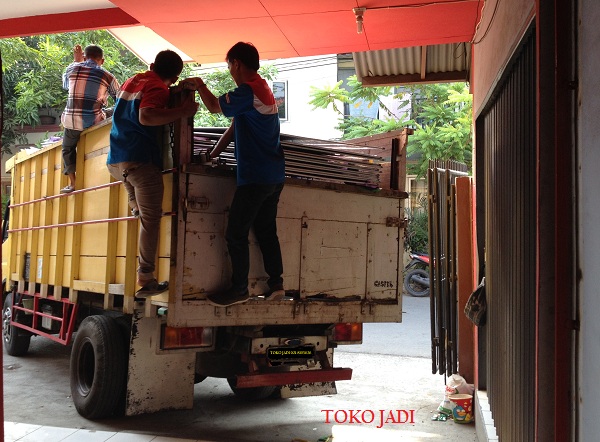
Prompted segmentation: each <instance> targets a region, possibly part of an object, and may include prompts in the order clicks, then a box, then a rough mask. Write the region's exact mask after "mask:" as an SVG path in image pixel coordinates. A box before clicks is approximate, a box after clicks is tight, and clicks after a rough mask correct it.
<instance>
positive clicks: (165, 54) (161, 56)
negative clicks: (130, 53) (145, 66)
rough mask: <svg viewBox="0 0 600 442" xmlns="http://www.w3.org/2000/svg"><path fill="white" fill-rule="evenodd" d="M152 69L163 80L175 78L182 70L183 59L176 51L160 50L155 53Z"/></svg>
mask: <svg viewBox="0 0 600 442" xmlns="http://www.w3.org/2000/svg"><path fill="white" fill-rule="evenodd" d="M152 70H153V71H154V72H156V73H157V74H158V76H159V77H160V78H162V79H163V80H166V79H169V78H175V77H178V76H179V74H181V71H182V70H183V60H182V59H181V57H180V56H179V54H177V52H175V51H171V50H170V49H167V50H164V51H160V52H159V53H158V54H156V58H155V59H154V67H153V68H152Z"/></svg>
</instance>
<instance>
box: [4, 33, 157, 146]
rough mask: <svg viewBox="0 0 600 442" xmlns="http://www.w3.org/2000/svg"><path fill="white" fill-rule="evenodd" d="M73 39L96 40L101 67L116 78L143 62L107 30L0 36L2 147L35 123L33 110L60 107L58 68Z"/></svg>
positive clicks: (124, 76) (67, 56)
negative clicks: (0, 60) (101, 54)
mask: <svg viewBox="0 0 600 442" xmlns="http://www.w3.org/2000/svg"><path fill="white" fill-rule="evenodd" d="M76 44H80V45H81V46H82V47H85V46H87V45H89V44H97V45H99V46H100V47H101V48H102V49H103V51H104V59H105V62H104V68H105V69H107V70H108V71H110V72H112V73H113V74H114V75H115V77H117V79H118V80H119V81H120V82H121V83H122V82H123V81H125V80H126V79H127V78H129V77H130V76H132V75H133V74H135V73H136V72H140V71H144V70H146V69H147V66H146V65H145V64H144V63H143V62H142V61H140V60H139V59H138V58H137V57H136V56H135V55H134V54H133V53H131V52H130V51H129V50H128V49H127V48H126V47H125V46H123V45H122V44H121V43H120V42H119V41H118V40H116V39H115V38H114V37H113V36H112V35H111V34H109V33H108V32H107V31H101V30H99V31H86V32H72V33H66V34H53V35H37V36H33V37H21V38H7V39H2V40H0V54H1V56H2V89H3V93H4V97H5V108H4V109H3V111H4V127H3V131H2V149H3V152H4V151H6V150H7V149H8V146H9V145H10V144H12V143H14V142H20V141H22V135H20V132H19V130H18V129H19V128H22V127H23V126H37V125H39V124H40V120H39V114H38V110H39V109H48V110H49V109H51V108H53V109H56V110H58V112H62V109H63V108H64V106H65V104H66V99H67V91H66V90H64V89H63V88H62V74H63V72H64V69H65V68H66V67H67V66H68V65H69V64H70V63H72V62H73V48H74V46H75V45H76ZM8 153H10V151H8Z"/></svg>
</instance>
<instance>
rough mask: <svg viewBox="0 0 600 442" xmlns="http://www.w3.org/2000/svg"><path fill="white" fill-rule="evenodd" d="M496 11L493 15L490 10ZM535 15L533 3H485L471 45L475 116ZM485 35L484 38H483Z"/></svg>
mask: <svg viewBox="0 0 600 442" xmlns="http://www.w3.org/2000/svg"><path fill="white" fill-rule="evenodd" d="M496 6H497V7H498V9H497V10H496V11H495V13H494V10H493V8H495V7H496ZM534 12H535V0H504V1H498V2H486V3H485V7H484V10H483V17H482V19H481V23H480V24H479V29H478V31H477V34H476V35H475V44H474V45H473V52H472V53H473V62H472V66H473V70H472V81H471V89H472V90H471V92H472V93H473V111H474V112H475V115H478V114H479V112H480V111H481V108H482V107H483V106H484V105H485V103H486V102H487V101H488V100H489V94H490V92H491V91H492V90H493V89H494V86H495V84H496V83H497V81H498V80H499V78H498V73H501V72H502V71H504V67H505V66H506V64H507V62H508V60H509V59H510V57H511V55H512V53H513V51H514V50H515V47H516V46H517V44H518V43H519V41H520V40H521V36H522V35H523V33H524V32H525V30H526V29H527V27H528V26H529V23H530V22H531V20H532V18H533V16H534ZM486 33H487V34H486Z"/></svg>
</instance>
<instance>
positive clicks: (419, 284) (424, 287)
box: [404, 269, 429, 298]
mask: <svg viewBox="0 0 600 442" xmlns="http://www.w3.org/2000/svg"><path fill="white" fill-rule="evenodd" d="M423 280H427V281H429V272H427V271H426V270H423V269H413V270H411V271H410V272H408V273H407V274H406V276H405V277H404V288H405V289H406V291H407V292H408V294H409V295H411V296H416V297H419V298H420V297H424V296H429V284H425V283H424V282H423Z"/></svg>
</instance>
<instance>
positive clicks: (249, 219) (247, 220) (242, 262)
mask: <svg viewBox="0 0 600 442" xmlns="http://www.w3.org/2000/svg"><path fill="white" fill-rule="evenodd" d="M282 190H283V183H280V184H248V185H245V186H239V187H238V188H237V189H236V191H235V195H234V196H233V201H232V202H231V208H230V209H229V221H228V223H227V232H226V234H225V239H226V240H227V248H228V250H229V256H230V258H231V266H232V269H233V274H232V276H231V285H232V288H233V289H234V290H240V291H242V290H247V289H248V272H249V271H250V252H249V249H248V235H249V233H250V229H251V228H252V229H253V230H254V235H255V236H256V239H257V241H258V245H259V246H260V251H261V252H262V256H263V265H264V268H265V272H267V275H269V280H268V281H267V282H268V284H269V287H273V286H274V285H277V284H282V283H283V278H282V276H281V275H282V274H283V262H282V259H281V248H280V246H279V238H278V237H277V220H276V218H277V204H278V203H279V195H280V194H281V191H282Z"/></svg>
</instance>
